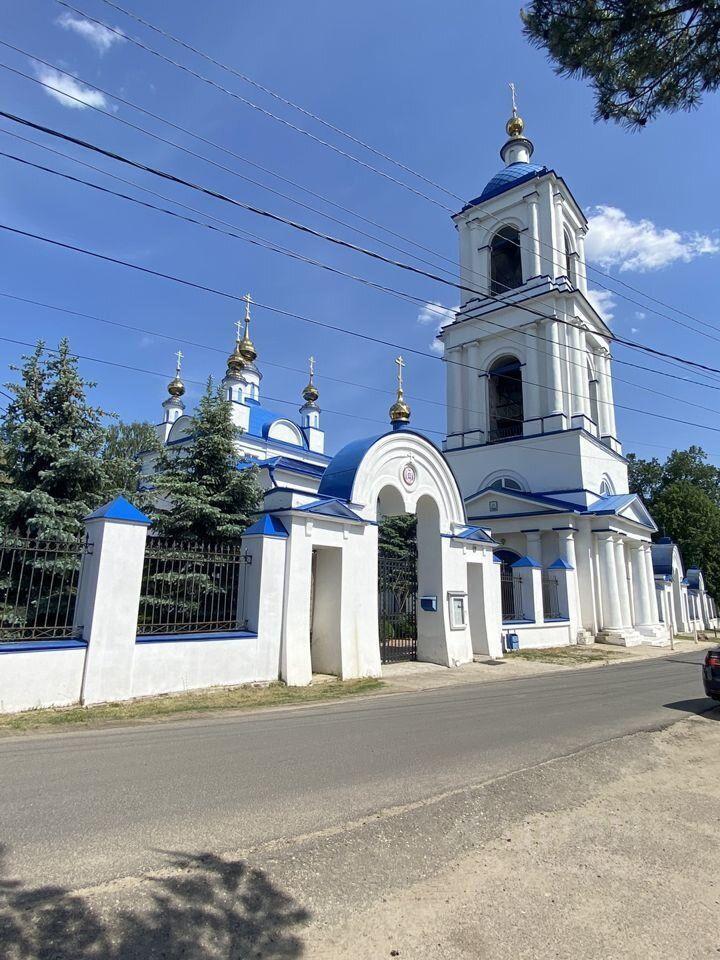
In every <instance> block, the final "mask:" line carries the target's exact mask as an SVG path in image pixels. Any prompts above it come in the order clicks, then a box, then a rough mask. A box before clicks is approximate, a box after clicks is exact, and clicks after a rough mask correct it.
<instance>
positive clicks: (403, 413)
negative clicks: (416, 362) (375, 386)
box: [390, 357, 410, 424]
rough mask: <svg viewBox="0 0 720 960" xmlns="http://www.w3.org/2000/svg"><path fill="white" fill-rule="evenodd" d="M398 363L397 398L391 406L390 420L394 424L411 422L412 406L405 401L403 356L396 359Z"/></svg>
mask: <svg viewBox="0 0 720 960" xmlns="http://www.w3.org/2000/svg"><path fill="white" fill-rule="evenodd" d="M395 363H396V364H397V368H398V369H397V382H398V385H397V399H396V400H395V403H394V404H393V405H392V406H391V407H390V421H391V423H393V424H396V423H409V422H410V407H409V406H408V405H407V403H405V398H404V396H403V367H404V366H405V361H404V360H403V358H402V357H397V359H396V360H395Z"/></svg>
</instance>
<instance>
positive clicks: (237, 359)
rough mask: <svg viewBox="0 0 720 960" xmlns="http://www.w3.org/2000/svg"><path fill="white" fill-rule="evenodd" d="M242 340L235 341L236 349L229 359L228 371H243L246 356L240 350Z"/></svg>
mask: <svg viewBox="0 0 720 960" xmlns="http://www.w3.org/2000/svg"><path fill="white" fill-rule="evenodd" d="M241 342H242V341H241V340H236V341H235V349H234V350H233V352H232V353H231V354H230V356H229V357H228V359H227V367H228V373H242V371H243V367H244V366H245V358H244V357H243V354H242V351H241V350H240V344H241Z"/></svg>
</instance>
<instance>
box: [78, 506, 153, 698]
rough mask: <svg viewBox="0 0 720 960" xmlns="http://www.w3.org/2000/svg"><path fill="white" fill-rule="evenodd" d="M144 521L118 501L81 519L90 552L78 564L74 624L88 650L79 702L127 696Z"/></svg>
mask: <svg viewBox="0 0 720 960" xmlns="http://www.w3.org/2000/svg"><path fill="white" fill-rule="evenodd" d="M149 526H150V521H149V520H148V518H147V517H146V516H145V515H144V514H142V513H141V512H140V511H139V510H137V509H136V508H135V507H134V506H133V505H132V504H131V503H128V501H127V500H125V498H124V497H117V498H116V499H115V500H113V501H112V502H111V503H108V504H106V505H105V506H104V507H100V508H99V509H98V510H96V511H95V512H94V513H92V514H90V516H89V517H87V518H86V520H85V529H86V531H87V535H88V542H89V543H90V544H92V548H91V552H90V554H89V555H88V556H86V557H85V559H84V562H83V569H82V575H81V578H80V585H79V589H78V598H77V604H76V611H75V620H76V623H77V625H78V626H79V627H82V636H83V639H84V640H86V641H87V645H88V649H87V656H86V659H85V673H84V675H83V682H82V693H81V701H82V703H86V704H88V703H107V702H108V701H110V700H128V699H130V697H132V671H133V659H134V656H135V640H136V637H137V623H138V609H139V606H140V589H141V583H142V572H143V563H144V561H145V540H146V537H147V530H148V527H149Z"/></svg>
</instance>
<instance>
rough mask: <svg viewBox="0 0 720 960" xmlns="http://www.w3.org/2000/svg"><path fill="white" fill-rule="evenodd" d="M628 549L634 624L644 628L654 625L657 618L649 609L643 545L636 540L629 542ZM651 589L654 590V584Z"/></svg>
mask: <svg viewBox="0 0 720 960" xmlns="http://www.w3.org/2000/svg"><path fill="white" fill-rule="evenodd" d="M628 549H629V551H630V565H631V567H632V580H633V599H634V601H635V623H636V624H638V625H643V626H645V625H647V624H651V623H655V621H656V620H657V617H656V616H653V615H652V609H651V607H650V595H649V592H648V576H647V567H646V565H645V550H644V545H643V544H642V543H641V542H640V541H638V540H629V541H628ZM653 589H655V584H654V582H653Z"/></svg>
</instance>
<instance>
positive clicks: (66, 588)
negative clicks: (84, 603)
mask: <svg viewBox="0 0 720 960" xmlns="http://www.w3.org/2000/svg"><path fill="white" fill-rule="evenodd" d="M90 549H91V548H90V546H89V544H88V543H87V540H86V539H84V538H83V539H74V540H59V541H58V540H37V539H34V538H31V537H23V536H20V535H19V534H18V533H14V532H12V531H9V530H3V531H0V643H12V642H17V641H22V640H54V639H61V638H63V637H73V636H79V635H80V633H81V628H80V627H75V626H74V617H75V601H76V598H77V592H78V583H79V579H80V567H81V565H82V558H83V555H84V554H85V553H86V552H88V551H89V550H90Z"/></svg>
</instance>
